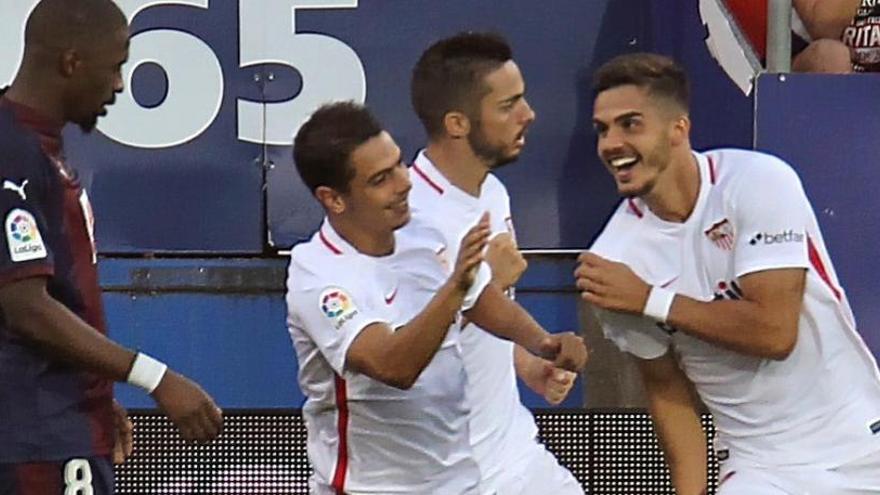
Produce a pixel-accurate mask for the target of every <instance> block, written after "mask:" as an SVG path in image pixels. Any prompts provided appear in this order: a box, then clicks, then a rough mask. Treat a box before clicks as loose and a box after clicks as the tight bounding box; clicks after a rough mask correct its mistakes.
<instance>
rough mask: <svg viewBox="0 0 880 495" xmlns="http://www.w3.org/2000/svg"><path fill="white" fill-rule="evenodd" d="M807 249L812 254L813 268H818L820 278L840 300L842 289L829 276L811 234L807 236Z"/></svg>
mask: <svg viewBox="0 0 880 495" xmlns="http://www.w3.org/2000/svg"><path fill="white" fill-rule="evenodd" d="M807 249H808V250H809V255H810V265H812V266H813V269H814V270H816V273H818V274H819V278H821V279H822V281H823V282H825V285H827V286H828V288H829V289H831V292H833V293H834V297H835V298H837V300H838V301H840V300H841V298H842V295H841V294H840V289H838V288H837V287H835V286H834V284H832V283H831V277H830V276H828V270H827V269H825V263H823V262H822V257H821V256H820V255H819V250H818V249H816V245H815V244H813V239H812V238H811V237H810V236H807Z"/></svg>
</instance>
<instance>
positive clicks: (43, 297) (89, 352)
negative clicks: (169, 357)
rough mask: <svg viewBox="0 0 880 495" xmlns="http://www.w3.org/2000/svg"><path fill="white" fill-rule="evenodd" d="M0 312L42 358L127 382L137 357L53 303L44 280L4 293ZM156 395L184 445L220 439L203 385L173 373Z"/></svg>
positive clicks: (0, 292)
mask: <svg viewBox="0 0 880 495" xmlns="http://www.w3.org/2000/svg"><path fill="white" fill-rule="evenodd" d="M0 309H2V311H3V316H4V318H5V319H6V323H7V325H8V326H9V328H10V329H11V330H12V331H14V332H15V333H16V335H18V336H19V337H20V338H22V339H23V340H24V341H26V342H28V343H29V344H30V345H32V346H33V347H34V348H36V349H37V350H38V351H39V352H42V353H45V354H48V355H50V356H52V357H54V358H55V359H58V360H60V361H63V362H66V363H69V364H70V365H72V366H74V367H76V368H80V369H83V370H87V371H91V372H94V373H96V374H98V375H101V376H104V377H107V378H109V379H112V380H115V381H125V380H126V378H127V376H128V372H129V370H130V369H131V365H132V363H133V362H134V358H135V353H134V352H132V351H130V350H128V349H126V348H124V347H122V346H120V345H119V344H117V343H115V342H113V341H112V340H110V339H108V338H107V337H105V336H104V335H102V334H101V333H100V332H98V331H97V330H95V329H94V328H92V327H91V326H89V325H88V324H86V323H85V322H84V321H82V320H81V319H80V318H79V317H78V316H77V315H76V314H74V313H73V312H71V311H70V310H69V309H67V307H65V306H64V305H63V304H61V303H59V302H58V301H57V300H55V299H54V298H52V297H51V296H50V295H49V293H48V292H47V291H46V279H45V278H43V277H33V278H27V279H23V280H19V281H16V282H13V283H10V284H8V285H6V286H4V287H3V288H0ZM152 395H153V399H155V401H156V403H157V404H158V406H159V407H160V408H161V409H162V410H163V411H164V412H165V413H166V414H167V415H168V417H169V419H171V421H172V422H173V423H174V424H175V425H176V426H177V428H178V429H179V430H180V433H181V436H182V437H183V438H184V439H185V440H191V441H199V442H207V441H209V440H211V439H213V438H214V437H216V436H217V435H218V434H219V433H220V430H221V427H222V424H223V417H222V415H221V411H220V409H218V408H217V406H216V405H214V402H213V401H212V400H211V398H210V397H209V396H208V394H206V393H205V392H204V391H203V390H202V389H201V388H200V387H199V386H198V385H196V384H195V383H193V382H192V381H190V380H188V379H187V378H185V377H183V376H181V375H179V374H177V373H175V372H174V371H172V370H171V369H169V370H168V371H167V372H166V373H165V376H164V377H163V378H162V381H161V382H160V383H159V386H158V387H157V388H156V390H154V391H153V394H152ZM117 415H118V413H117ZM124 427H125V426H124V425H122V426H121V428H122V430H121V432H122V433H123V434H125V432H124ZM123 441H124V439H123Z"/></svg>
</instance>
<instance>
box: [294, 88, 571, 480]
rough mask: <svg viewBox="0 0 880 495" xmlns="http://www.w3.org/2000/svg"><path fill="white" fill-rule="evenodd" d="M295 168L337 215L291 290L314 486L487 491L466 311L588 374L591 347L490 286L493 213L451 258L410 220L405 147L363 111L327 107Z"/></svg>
mask: <svg viewBox="0 0 880 495" xmlns="http://www.w3.org/2000/svg"><path fill="white" fill-rule="evenodd" d="M294 160H295V163H296V166H297V170H298V171H299V173H300V176H301V177H302V179H303V181H304V182H305V183H306V185H307V186H308V187H309V188H310V190H311V191H312V192H313V194H314V195H315V197H316V199H317V200H318V201H319V202H320V203H321V205H322V206H323V208H324V210H325V212H326V218H325V220H324V222H323V224H322V226H321V227H320V229H319V230H318V231H317V232H316V233H315V235H314V236H313V237H312V239H311V241H309V242H307V243H303V244H300V245H298V246H296V247H295V248H294V249H293V252H292V253H291V262H290V269H289V275H288V282H287V289H288V293H287V305H288V326H289V330H290V333H291V337H292V339H293V343H294V347H295V349H296V353H297V357H298V360H299V367H300V368H299V382H300V386H301V388H302V390H303V392H304V394H305V395H306V397H307V400H306V403H305V406H304V407H303V416H304V418H305V422H306V428H307V430H308V454H309V460H310V461H311V463H312V466H313V467H314V469H315V474H314V476H313V478H312V479H311V489H312V492H313V493H318V494H324V493H326V494H338V493H346V494H351V495H354V494H368V493H371V494H395V493H400V494H415V493H419V494H422V493H424V494H434V493H436V494H472V493H473V494H476V493H482V491H481V490H480V489H479V483H480V474H479V470H478V467H477V465H476V463H475V462H474V460H473V457H472V454H471V450H472V449H471V447H470V445H469V442H468V439H469V437H468V430H467V428H468V423H467V413H468V409H467V405H466V403H465V400H464V387H465V375H464V369H463V364H462V360H461V353H460V349H459V344H458V341H459V326H458V325H457V324H456V323H455V321H456V319H457V318H458V315H459V312H460V311H461V310H463V309H464V310H466V313H465V315H466V316H467V317H468V318H469V319H471V320H474V321H479V322H481V324H483V325H484V327H485V328H491V329H499V330H497V332H498V333H499V335H503V336H505V337H506V338H510V339H512V340H514V341H516V342H518V343H520V344H522V345H525V346H526V347H527V348H529V349H530V350H532V351H533V352H536V353H541V354H542V355H546V356H548V358H550V359H554V364H555V365H556V366H559V367H562V368H566V369H572V370H578V369H580V368H582V367H583V364H584V363H585V362H586V349H585V348H584V344H583V341H582V340H581V339H580V338H579V337H577V336H575V335H574V334H571V333H568V334H564V335H563V334H554V335H550V334H548V333H547V332H546V331H544V330H543V329H542V328H541V327H540V326H539V325H538V324H537V323H536V322H535V321H534V320H533V319H532V318H531V317H530V316H529V315H528V313H526V312H525V310H523V309H522V308H521V307H519V306H518V305H517V304H516V303H514V302H513V301H511V300H510V299H509V298H507V297H506V296H505V295H504V293H503V292H502V291H501V290H500V289H499V288H497V287H495V286H492V285H490V284H489V280H490V277H491V274H490V273H489V269H488V267H487V266H486V265H485V264H481V260H482V251H483V248H484V247H485V246H486V243H487V241H488V237H489V225H488V216H484V217H483V218H481V219H480V220H479V221H478V222H477V224H476V226H475V227H473V228H472V229H471V230H470V231H469V233H468V234H467V235H466V236H465V237H464V239H463V240H462V242H461V248H460V249H459V248H455V249H452V250H450V249H447V245H446V243H445V239H444V238H443V237H442V235H440V234H439V233H437V231H436V230H435V229H432V228H425V227H423V226H420V225H419V224H418V223H417V222H409V219H410V212H409V206H408V201H407V199H408V194H409V191H410V181H409V176H408V171H407V168H406V166H405V165H404V164H403V162H402V161H401V156H400V149H399V148H398V147H397V145H396V144H395V143H394V140H393V139H392V138H391V136H390V135H389V134H388V133H387V132H385V131H383V130H382V128H381V126H380V125H379V124H378V123H377V122H376V120H375V119H374V118H373V117H372V115H371V114H370V113H369V112H368V111H367V110H366V109H365V108H364V107H363V106H360V105H357V104H354V103H336V104H331V105H328V106H324V107H322V108H321V109H319V110H318V111H316V112H315V113H314V114H313V115H312V117H311V118H310V119H309V121H308V122H307V123H306V124H305V125H303V127H302V128H301V129H300V131H299V132H298V134H297V137H296V139H295V142H294ZM450 251H457V252H458V256H457V258H455V259H456V261H455V265H454V268H453V269H452V270H451V273H450V267H449V264H448V263H446V262H445V256H446V254H445V253H448V252H450ZM426 280H427V282H426ZM426 287H427V288H428V289H427V290H426ZM493 331H494V330H493Z"/></svg>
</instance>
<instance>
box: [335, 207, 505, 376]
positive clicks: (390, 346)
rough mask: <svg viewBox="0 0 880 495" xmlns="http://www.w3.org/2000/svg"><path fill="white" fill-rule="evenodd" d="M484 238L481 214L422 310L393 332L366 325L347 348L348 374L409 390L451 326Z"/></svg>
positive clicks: (378, 325) (381, 326)
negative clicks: (354, 373) (456, 257)
mask: <svg viewBox="0 0 880 495" xmlns="http://www.w3.org/2000/svg"><path fill="white" fill-rule="evenodd" d="M488 239H489V217H488V216H487V215H484V216H483V218H482V219H480V222H479V223H478V224H477V225H476V226H474V227H473V228H472V229H471V230H470V231H468V233H467V234H466V235H465V237H464V239H462V241H461V249H460V250H459V252H458V259H457V260H456V263H455V268H454V270H453V273H452V275H451V276H450V277H449V279H448V280H447V281H446V283H445V284H443V286H442V287H441V288H440V290H438V291H437V293H436V294H435V295H434V297H433V298H432V299H431V301H430V302H429V303H428V305H427V306H426V307H425V309H423V310H422V311H421V312H420V313H419V314H418V315H416V317H415V318H413V319H412V320H411V321H410V322H409V323H407V324H406V325H404V326H403V327H401V328H399V329H398V330H397V331H394V330H392V328H391V327H390V326H388V325H387V324H385V323H373V324H371V325H368V326H367V327H366V328H365V329H363V330H362V331H361V333H360V334H359V335H358V336H357V338H355V340H354V342H352V344H351V346H350V347H349V349H348V353H347V355H346V359H345V363H346V366H347V367H348V369H350V370H351V371H355V372H358V373H362V374H364V375H367V376H369V377H370V378H372V379H374V380H378V381H380V382H382V383H384V384H386V385H390V386H392V387H396V388H400V389H403V390H406V389H409V388H410V387H412V386H413V384H414V383H415V382H416V380H417V379H418V377H419V375H420V374H421V373H422V371H423V370H424V369H425V367H426V366H428V363H430V362H431V359H432V358H433V357H434V354H436V353H437V349H439V348H440V344H441V343H443V339H444V338H445V337H446V333H447V331H448V330H449V327H450V325H452V324H453V323H454V322H455V317H456V315H457V314H458V312H459V311H460V310H461V306H462V303H463V301H464V297H465V294H466V293H467V291H468V289H470V287H471V285H472V284H473V283H474V279H475V277H476V270H477V268H478V267H479V265H480V262H481V261H482V260H483V255H482V252H483V249H484V248H485V246H486V243H487V242H488Z"/></svg>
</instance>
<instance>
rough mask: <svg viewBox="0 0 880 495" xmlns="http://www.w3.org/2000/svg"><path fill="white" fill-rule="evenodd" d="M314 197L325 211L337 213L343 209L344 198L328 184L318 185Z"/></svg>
mask: <svg viewBox="0 0 880 495" xmlns="http://www.w3.org/2000/svg"><path fill="white" fill-rule="evenodd" d="M315 198H317V199H318V202H320V203H321V206H323V207H324V210H326V211H327V213H333V214H336V215H339V214H341V213H343V212H344V211H345V198H343V197H342V194H341V193H340V192H339V191H337V190H336V189H333V188H332V187H328V186H318V187H317V189H315Z"/></svg>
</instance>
